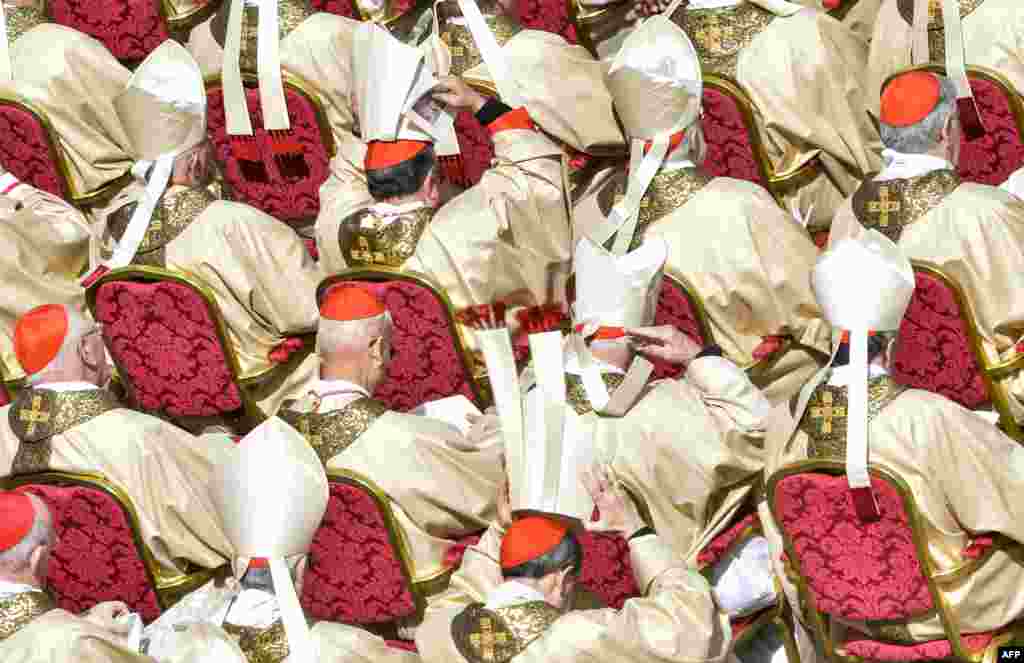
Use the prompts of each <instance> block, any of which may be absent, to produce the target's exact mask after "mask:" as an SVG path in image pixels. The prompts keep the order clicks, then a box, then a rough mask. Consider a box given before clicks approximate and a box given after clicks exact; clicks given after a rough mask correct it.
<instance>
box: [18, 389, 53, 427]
mask: <svg viewBox="0 0 1024 663" xmlns="http://www.w3.org/2000/svg"><path fill="white" fill-rule="evenodd" d="M18 418H19V419H21V421H23V422H25V423H27V424H28V430H26V431H25V432H26V434H28V435H32V434H33V433H35V432H36V425H37V424H45V423H49V421H50V413H49V411H46V412H44V411H43V397H42V396H33V397H32V409H31V410H22V411H21V413H20V414H19V415H18Z"/></svg>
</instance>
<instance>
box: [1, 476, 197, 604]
mask: <svg viewBox="0 0 1024 663" xmlns="http://www.w3.org/2000/svg"><path fill="white" fill-rule="evenodd" d="M0 488H2V489H3V490H14V489H18V490H19V491H26V492H30V493H32V494H34V495H37V496H38V497H40V498H42V500H43V501H44V502H46V504H47V506H49V508H50V511H51V514H52V515H53V517H54V524H55V526H56V529H57V534H58V536H59V543H58V544H57V547H56V548H55V549H54V551H53V555H52V556H51V558H50V566H49V572H48V576H47V584H48V586H49V587H50V589H51V590H52V592H53V595H54V598H55V599H56V600H57V604H58V606H59V607H61V608H63V609H64V610H67V611H68V612H72V613H75V614H78V613H81V612H83V611H85V610H88V609H89V608H91V607H93V606H94V605H96V604H97V603H101V602H103V601H123V602H124V603H126V604H127V605H128V607H129V608H130V609H131V610H133V611H134V612H138V613H139V614H141V615H142V617H143V619H144V620H145V621H147V622H150V621H152V620H154V619H156V618H157V617H158V616H159V615H160V612H161V611H162V610H165V609H167V608H169V607H171V606H172V605H174V603H176V602H177V601H178V600H179V599H180V598H181V597H182V596H184V595H185V594H187V593H188V592H190V591H192V590H193V589H196V588H198V587H199V586H200V585H202V584H203V583H205V582H206V581H207V580H208V579H209V578H211V577H212V572H211V571H198V572H195V573H191V574H188V575H178V576H175V577H170V578H165V577H162V575H161V570H160V568H159V566H158V565H157V564H156V562H155V560H154V559H153V556H152V554H151V553H150V551H149V550H148V549H147V548H146V547H145V545H144V544H143V543H142V539H141V537H140V534H139V527H138V522H139V521H138V516H137V515H136V513H135V511H134V509H133V508H132V505H131V502H130V501H129V500H128V497H127V496H126V495H125V494H124V493H123V492H122V491H121V490H119V489H118V488H117V487H116V486H113V485H112V484H110V483H109V482H108V481H106V480H105V479H104V478H103V477H101V476H98V475H92V474H73V473H68V472H42V473H38V474H26V475H21V476H16V477H6V478H4V479H0Z"/></svg>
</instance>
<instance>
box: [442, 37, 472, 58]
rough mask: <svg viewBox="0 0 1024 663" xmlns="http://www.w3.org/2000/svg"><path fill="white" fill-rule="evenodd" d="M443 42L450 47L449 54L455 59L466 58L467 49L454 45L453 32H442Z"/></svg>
mask: <svg viewBox="0 0 1024 663" xmlns="http://www.w3.org/2000/svg"><path fill="white" fill-rule="evenodd" d="M441 41H442V42H443V43H444V45H445V46H447V47H448V53H450V54H451V56H452V57H453V58H462V57H465V56H466V49H464V48H463V47H462V46H456V45H455V44H453V43H452V42H453V41H454V40H453V39H452V33H451V32H442V33H441Z"/></svg>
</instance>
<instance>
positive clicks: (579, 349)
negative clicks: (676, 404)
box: [570, 322, 654, 417]
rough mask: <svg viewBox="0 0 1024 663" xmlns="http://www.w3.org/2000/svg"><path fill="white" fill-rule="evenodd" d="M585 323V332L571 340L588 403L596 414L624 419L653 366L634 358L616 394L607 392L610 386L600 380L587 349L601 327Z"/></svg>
mask: <svg viewBox="0 0 1024 663" xmlns="http://www.w3.org/2000/svg"><path fill="white" fill-rule="evenodd" d="M582 324H583V331H582V332H580V333H574V334H573V335H572V336H571V337H570V338H571V340H570V342H571V343H572V349H573V351H574V352H575V353H576V360H577V361H578V362H579V366H580V382H582V383H583V390H584V391H585V392H586V394H587V400H588V401H590V406H591V407H592V408H594V412H598V413H600V414H607V415H610V416H613V417H621V416H623V415H625V414H626V412H628V411H629V408H631V407H632V406H633V404H634V403H635V402H636V399H637V398H638V397H639V396H640V392H642V391H643V389H644V387H645V386H646V385H647V380H649V379H650V377H651V373H652V372H653V371H654V364H652V363H651V362H649V361H647V360H646V359H644V358H643V357H641V356H640V355H637V356H635V357H634V358H633V362H632V363H631V364H630V366H629V370H628V371H626V377H625V378H624V379H623V381H622V383H620V384H619V386H618V388H617V389H616V390H615V393H614V394H609V393H608V387H607V386H606V385H605V383H604V379H603V378H602V377H601V369H600V367H599V366H598V365H597V362H595V361H594V356H593V354H591V352H590V348H589V347H587V341H586V339H587V338H588V337H590V336H592V335H593V334H594V333H596V332H597V329H598V327H599V325H598V324H597V323H595V322H586V323H582Z"/></svg>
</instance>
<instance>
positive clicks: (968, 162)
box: [957, 77, 1024, 186]
mask: <svg viewBox="0 0 1024 663" xmlns="http://www.w3.org/2000/svg"><path fill="white" fill-rule="evenodd" d="M971 89H972V90H974V99H975V100H976V102H977V104H978V111H979V112H980V113H981V119H982V122H984V123H985V129H986V130H987V131H986V134H985V136H984V137H982V138H979V139H978V140H976V141H971V142H968V141H967V139H966V138H963V139H962V142H961V145H960V161H959V163H958V164H957V170H958V171H959V174H960V177H961V178H963V180H964V181H966V182H977V183H979V184H989V185H992V186H999V185H1000V184H1002V183H1003V182H1005V181H1006V180H1007V178H1009V177H1010V175H1011V174H1013V172H1014V171H1016V170H1017V169H1018V168H1020V167H1022V166H1024V136H1021V133H1020V128H1019V127H1018V126H1017V119H1016V118H1015V117H1014V114H1013V109H1012V108H1011V106H1010V100H1009V99H1008V98H1007V96H1006V93H1005V91H1004V90H1003V88H1001V87H1000V86H998V85H996V84H995V83H992V82H990V81H987V80H984V79H981V78H973V77H972V80H971Z"/></svg>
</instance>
